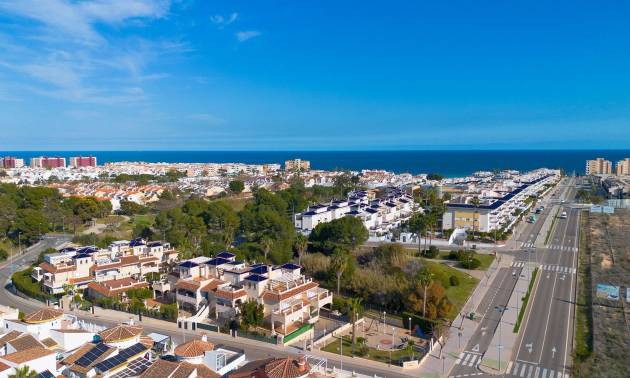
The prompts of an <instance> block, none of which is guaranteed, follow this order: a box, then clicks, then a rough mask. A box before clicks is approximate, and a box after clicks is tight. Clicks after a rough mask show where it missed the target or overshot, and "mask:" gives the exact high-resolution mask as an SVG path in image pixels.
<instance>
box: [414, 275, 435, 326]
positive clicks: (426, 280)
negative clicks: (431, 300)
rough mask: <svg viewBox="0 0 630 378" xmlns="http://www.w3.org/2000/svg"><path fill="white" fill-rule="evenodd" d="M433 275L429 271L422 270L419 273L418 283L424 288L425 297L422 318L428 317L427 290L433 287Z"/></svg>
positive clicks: (423, 297) (423, 298)
mask: <svg viewBox="0 0 630 378" xmlns="http://www.w3.org/2000/svg"><path fill="white" fill-rule="evenodd" d="M432 276H433V275H432V274H431V272H429V269H427V268H422V269H420V271H419V272H418V277H417V278H418V283H419V284H420V286H422V288H423V296H422V317H426V314H427V289H428V288H429V286H431V283H432V282H433V277H432Z"/></svg>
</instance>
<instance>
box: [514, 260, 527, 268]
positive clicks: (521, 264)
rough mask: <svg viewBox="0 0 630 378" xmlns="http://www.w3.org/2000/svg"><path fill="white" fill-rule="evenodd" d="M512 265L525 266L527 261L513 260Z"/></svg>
mask: <svg viewBox="0 0 630 378" xmlns="http://www.w3.org/2000/svg"><path fill="white" fill-rule="evenodd" d="M512 266H513V267H514V268H523V267H524V266H525V261H513V262H512Z"/></svg>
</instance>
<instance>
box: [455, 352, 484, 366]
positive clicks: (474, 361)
mask: <svg viewBox="0 0 630 378" xmlns="http://www.w3.org/2000/svg"><path fill="white" fill-rule="evenodd" d="M480 363H481V355H479V354H477V353H469V352H462V353H460V354H459V358H457V360H456V361H455V365H462V366H470V367H473V366H477V365H479V364H480Z"/></svg>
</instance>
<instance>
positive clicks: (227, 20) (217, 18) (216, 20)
mask: <svg viewBox="0 0 630 378" xmlns="http://www.w3.org/2000/svg"><path fill="white" fill-rule="evenodd" d="M237 19H238V13H236V12H234V13H232V14H230V15H229V16H227V17H224V16H222V15H220V14H216V15H214V16H210V22H212V23H213V24H215V25H217V26H218V27H219V28H223V27H225V26H227V25H230V24H232V23H234V21H236V20H237Z"/></svg>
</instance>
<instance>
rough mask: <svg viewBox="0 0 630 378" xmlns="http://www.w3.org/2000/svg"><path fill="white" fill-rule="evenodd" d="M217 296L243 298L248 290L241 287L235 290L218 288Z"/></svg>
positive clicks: (232, 298) (231, 298)
mask: <svg viewBox="0 0 630 378" xmlns="http://www.w3.org/2000/svg"><path fill="white" fill-rule="evenodd" d="M216 296H217V297H221V298H225V299H229V300H232V301H233V300H234V299H236V298H242V297H244V296H247V292H246V291H245V289H239V290H234V291H228V290H221V289H217V291H216Z"/></svg>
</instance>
